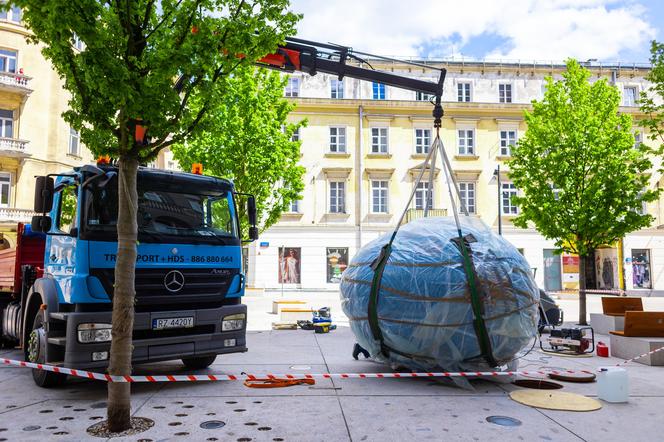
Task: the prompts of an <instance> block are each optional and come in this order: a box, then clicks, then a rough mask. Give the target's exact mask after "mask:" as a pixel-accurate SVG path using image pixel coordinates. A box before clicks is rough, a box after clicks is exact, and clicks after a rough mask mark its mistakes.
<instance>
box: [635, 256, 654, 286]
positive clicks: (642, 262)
mask: <svg viewBox="0 0 664 442" xmlns="http://www.w3.org/2000/svg"><path fill="white" fill-rule="evenodd" d="M650 275H651V271H650V250H649V249H632V284H633V285H634V288H640V289H651V288H652V282H651V280H650V277H651V276H650Z"/></svg>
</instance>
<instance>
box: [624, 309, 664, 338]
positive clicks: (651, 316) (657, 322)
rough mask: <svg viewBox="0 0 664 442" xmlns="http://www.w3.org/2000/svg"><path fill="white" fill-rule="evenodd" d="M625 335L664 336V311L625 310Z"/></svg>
mask: <svg viewBox="0 0 664 442" xmlns="http://www.w3.org/2000/svg"><path fill="white" fill-rule="evenodd" d="M624 336H632V337H635V336H647V337H652V338H664V312H632V311H626V312H625V329H624Z"/></svg>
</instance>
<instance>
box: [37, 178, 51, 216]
mask: <svg viewBox="0 0 664 442" xmlns="http://www.w3.org/2000/svg"><path fill="white" fill-rule="evenodd" d="M51 206H53V178H51V177H50V176H38V177H37V180H36V183H35V208H34V209H35V212H38V213H48V212H50V211H51Z"/></svg>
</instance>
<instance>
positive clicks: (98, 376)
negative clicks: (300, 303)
mask: <svg viewBox="0 0 664 442" xmlns="http://www.w3.org/2000/svg"><path fill="white" fill-rule="evenodd" d="M663 350H664V347H660V348H657V349H655V350H652V351H649V352H648V353H644V354H642V355H639V356H637V357H635V358H632V359H627V360H625V361H623V362H620V363H618V364H616V366H620V365H624V364H627V363H628V362H633V361H635V360H637V359H641V358H643V357H645V356H648V355H651V354H653V353H657V352H659V351H663ZM0 362H1V363H3V364H5V365H14V366H17V367H26V368H36V369H39V370H46V371H52V372H54V373H61V374H66V375H69V376H75V377H79V378H86V379H93V380H97V381H107V382H120V383H123V382H131V383H135V382H210V381H212V382H214V381H246V380H250V381H253V380H257V379H314V378H322V379H331V378H335V379H368V378H377V379H394V378H435V377H441V378H452V377H462V378H474V377H499V376H519V375H521V376H533V375H541V376H547V375H549V374H573V373H584V374H594V372H592V371H590V370H534V371H456V372H448V371H441V372H421V373H301V374H289V373H286V374H271V373H268V374H262V375H254V374H245V373H242V374H239V375H234V374H180V375H159V376H113V375H110V374H103V373H95V372H93V371H86V370H76V369H74V368H65V367H56V366H53V365H47V364H36V363H33V362H25V361H17V360H14V359H6V358H0Z"/></svg>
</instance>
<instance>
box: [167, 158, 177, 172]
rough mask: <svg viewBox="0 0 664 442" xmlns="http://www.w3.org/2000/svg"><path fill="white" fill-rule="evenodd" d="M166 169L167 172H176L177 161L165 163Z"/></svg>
mask: <svg viewBox="0 0 664 442" xmlns="http://www.w3.org/2000/svg"><path fill="white" fill-rule="evenodd" d="M166 169H167V170H178V163H177V161H174V160H168V161H167V162H166Z"/></svg>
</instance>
